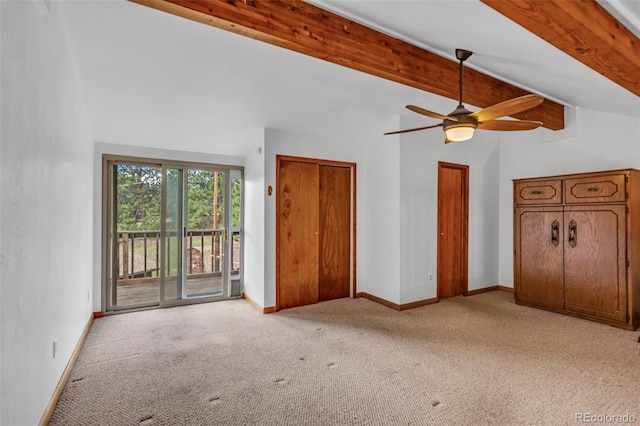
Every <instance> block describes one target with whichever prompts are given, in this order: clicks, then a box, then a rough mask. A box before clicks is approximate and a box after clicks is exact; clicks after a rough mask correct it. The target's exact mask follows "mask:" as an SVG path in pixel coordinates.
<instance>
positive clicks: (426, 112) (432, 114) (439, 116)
mask: <svg viewBox="0 0 640 426" xmlns="http://www.w3.org/2000/svg"><path fill="white" fill-rule="evenodd" d="M407 109H409V110H411V111H413V112H417V113H418V114H422V115H426V116H427V117H431V118H437V119H440V120H451V121H458V119H457V118H455V117H449V116H446V115H442V114H438V113H437V112H432V111H429V110H426V109H424V108H420V107H417V106H415V105H407Z"/></svg>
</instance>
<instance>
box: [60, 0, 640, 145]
mask: <svg viewBox="0 0 640 426" xmlns="http://www.w3.org/2000/svg"><path fill="white" fill-rule="evenodd" d="M136 1H137V2H138V3H143V4H146V5H150V6H152V7H153V8H155V9H160V10H162V11H157V10H153V9H151V8H147V7H141V6H140V5H137V4H133V3H131V2H125V1H118V2H113V1H110V2H100V1H89V2H66V3H64V4H63V12H64V17H65V19H66V22H67V26H68V34H69V38H70V41H71V45H72V50H73V53H74V56H75V58H76V61H77V63H78V68H79V73H80V76H81V79H82V81H83V83H84V85H85V87H86V93H87V95H86V97H87V104H88V106H89V109H90V111H91V114H92V121H93V125H94V129H95V131H96V136H97V138H99V139H101V140H103V141H111V142H121V143H127V140H126V139H127V138H130V137H137V138H138V139H140V138H142V139H147V142H146V143H148V144H151V143H152V141H153V140H154V137H153V135H155V136H156V137H155V140H158V139H163V138H164V137H174V138H175V137H178V135H181V137H183V138H187V139H188V138H199V137H201V136H199V134H211V131H215V132H218V133H219V132H224V131H225V130H226V131H233V130H234V129H237V128H238V127H248V128H255V127H275V128H281V129H283V130H291V131H302V130H303V129H305V128H306V130H307V131H309V130H310V131H314V129H315V130H317V131H323V129H326V128H327V127H328V128H331V129H332V130H340V131H344V132H347V133H358V132H360V133H367V132H376V133H379V132H381V131H382V130H390V129H389V128H388V125H386V127H384V126H385V123H389V122H390V120H391V119H392V117H393V116H397V114H401V113H405V111H404V105H405V104H408V103H414V104H418V105H421V106H423V107H427V108H428V109H431V110H436V111H440V112H443V113H447V112H449V110H451V109H453V108H454V107H455V104H454V103H453V102H451V101H446V99H447V98H448V99H456V98H457V96H458V93H457V62H455V58H454V57H453V55H454V50H455V48H458V47H459V48H465V49H469V50H472V51H474V55H473V56H472V57H471V58H470V59H469V61H467V63H466V64H465V65H466V73H465V99H464V101H465V103H466V104H469V105H472V106H475V107H485V106H488V105H490V104H493V103H496V102H499V101H501V100H505V99H509V98H512V97H515V96H518V95H520V94H525V93H531V92H532V93H537V94H540V95H542V96H544V97H545V98H546V99H547V101H546V102H545V103H543V104H542V105H541V106H540V107H538V108H536V109H535V110H531V111H530V112H528V113H527V114H523V115H520V116H519V118H529V119H541V120H542V121H544V122H545V126H546V127H548V128H549V129H560V128H562V127H563V119H564V116H563V106H565V105H566V106H568V107H574V106H579V107H585V108H591V109H596V110H601V111H604V112H611V113H615V114H624V115H630V116H637V117H640V101H639V99H640V97H639V95H640V83H639V78H638V76H639V75H640V41H639V40H638V37H637V35H638V34H639V33H640V29H639V28H638V27H636V23H637V20H635V19H636V17H637V16H639V15H640V10H638V9H640V8H638V7H636V6H635V5H636V4H637V3H633V0H631V1H617V2H609V3H607V4H606V6H607V9H608V10H609V11H610V12H613V15H616V17H617V18H618V19H613V17H612V16H611V15H610V14H609V12H608V11H607V10H605V9H604V8H603V7H602V6H601V5H600V3H596V2H594V1H592V0H583V1H576V2H551V1H539V0H518V1H510V2H504V1H494V0H483V1H482V2H480V1H476V0H462V1H435V0H427V1H420V2H417V1H399V0H386V1H359V2H347V1H315V2H313V3H314V4H310V3H303V2H290V1H288V2H282V3H281V2H264V1H260V2H257V1H246V2H245V1H227V0H210V1H196V0H136ZM612 3H614V4H615V5H616V7H617V8H612V7H611V4H612ZM568 7H575V9H574V10H572V9H567V8H568ZM549 8H552V9H549ZM167 11H168V12H170V14H167V13H166V12H167ZM95 16H99V17H100V19H95ZM184 17H187V18H189V19H184ZM202 22H204V23H206V24H208V25H210V26H213V27H217V28H211V27H210V26H204V25H202V24H201V23H202ZM623 24H624V25H623ZM220 29H223V30H224V31H221V30H220ZM264 42H266V43H264ZM274 46H275V47H274ZM282 47H284V48H285V49H282ZM291 51H293V52H295V53H293V52H291ZM300 53H302V55H301V54H300ZM318 59H320V60H318ZM336 64H337V65H336ZM354 70H355V71H354ZM380 77H381V78H380ZM163 117H164V118H166V119H163ZM141 123H142V124H141ZM152 123H153V125H154V126H159V127H162V126H169V128H168V129H154V130H149V127H148V126H149V125H151V124H152ZM372 123H377V124H372ZM144 124H146V125H147V126H146V127H145V128H142V127H141V125H144ZM427 124H428V123H427ZM361 126H366V127H367V129H364V128H362V127H361ZM113 127H117V128H120V129H124V128H125V127H127V128H128V129H129V130H130V132H129V136H127V135H125V133H124V131H123V130H122V131H118V130H115V131H114V129H113ZM179 128H182V132H179V131H178V129H179ZM149 133H151V135H149ZM174 133H175V136H173V134H174ZM139 142H140V141H139ZM141 143H143V144H144V143H145V141H141Z"/></svg>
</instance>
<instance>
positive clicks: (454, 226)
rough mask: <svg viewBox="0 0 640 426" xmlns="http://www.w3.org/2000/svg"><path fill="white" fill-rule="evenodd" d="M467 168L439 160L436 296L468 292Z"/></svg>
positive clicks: (450, 295)
mask: <svg viewBox="0 0 640 426" xmlns="http://www.w3.org/2000/svg"><path fill="white" fill-rule="evenodd" d="M468 206H469V167H468V166H465V165H460V164H450V163H442V162H439V163H438V259H437V262H438V290H437V291H438V299H444V298H445V297H452V296H459V295H461V294H463V293H465V292H466V291H467V284H468V283H467V268H468V265H467V255H468V241H467V235H468V232H467V229H468V214H469V207H468Z"/></svg>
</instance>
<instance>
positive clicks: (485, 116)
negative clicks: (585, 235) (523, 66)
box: [469, 95, 544, 123]
mask: <svg viewBox="0 0 640 426" xmlns="http://www.w3.org/2000/svg"><path fill="white" fill-rule="evenodd" d="M543 101H544V98H543V97H542V96H538V95H525V96H520V97H519V98H514V99H509V100H508V101H504V102H500V103H499V104H495V105H492V106H490V107H486V108H485V109H481V110H480V111H476V112H472V113H471V114H469V117H473V118H475V119H477V120H478V122H479V123H482V122H483V121H487V120H493V119H494V118H499V117H505V116H507V115H512V114H517V113H519V112H521V111H526V110H528V109H530V108H533V107H535V106H538V105H540V104H541V103H542V102H543Z"/></svg>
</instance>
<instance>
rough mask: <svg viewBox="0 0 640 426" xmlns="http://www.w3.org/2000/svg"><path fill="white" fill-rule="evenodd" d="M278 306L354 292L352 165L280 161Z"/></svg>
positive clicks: (316, 300) (283, 306)
mask: <svg viewBox="0 0 640 426" xmlns="http://www.w3.org/2000/svg"><path fill="white" fill-rule="evenodd" d="M277 197H278V199H277V203H278V208H277V212H278V218H277V221H278V226H277V229H278V231H277V232H278V235H277V238H278V243H277V247H278V252H277V254H276V257H277V261H276V262H277V268H278V284H277V286H278V290H277V291H278V307H279V309H284V308H291V307H294V306H302V305H309V304H312V303H317V302H319V301H321V300H330V299H339V298H342V297H349V296H350V283H351V262H350V256H351V169H350V168H349V167H341V166H333V165H326V164H319V163H314V162H305V161H299V162H298V161H286V160H281V161H280V166H279V172H278V192H277Z"/></svg>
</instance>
